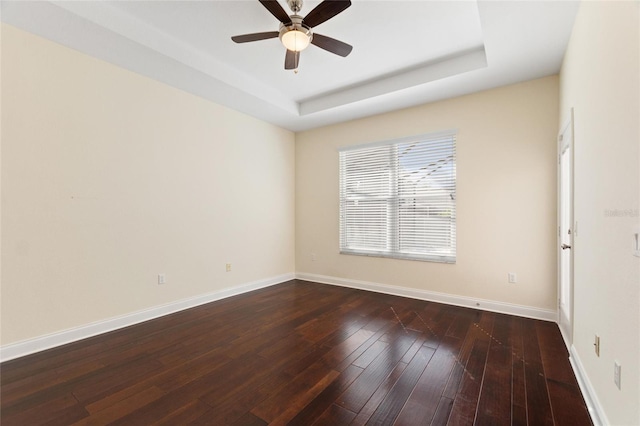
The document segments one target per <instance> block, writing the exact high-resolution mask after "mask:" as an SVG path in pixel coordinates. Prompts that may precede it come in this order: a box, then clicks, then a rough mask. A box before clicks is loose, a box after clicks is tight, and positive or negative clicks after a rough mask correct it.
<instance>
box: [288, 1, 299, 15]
mask: <svg viewBox="0 0 640 426" xmlns="http://www.w3.org/2000/svg"><path fill="white" fill-rule="evenodd" d="M287 4H288V5H289V8H290V9H291V11H292V12H293V13H298V12H300V10H302V0H287Z"/></svg>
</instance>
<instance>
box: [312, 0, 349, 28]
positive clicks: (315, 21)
mask: <svg viewBox="0 0 640 426" xmlns="http://www.w3.org/2000/svg"><path fill="white" fill-rule="evenodd" d="M349 6H351V1H350V0H324V1H323V2H322V3H320V4H319V5H318V6H316V7H315V9H313V10H312V11H311V12H309V13H308V14H307V16H305V17H304V20H303V22H304V24H305V25H308V26H309V27H311V28H313V27H315V26H317V25H320V24H322V23H323V22H325V21H327V20H329V19H331V18H333V17H334V16H336V15H337V14H338V13H340V12H342V11H343V10H345V9H346V8H348V7H349Z"/></svg>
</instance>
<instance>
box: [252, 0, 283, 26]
mask: <svg viewBox="0 0 640 426" xmlns="http://www.w3.org/2000/svg"><path fill="white" fill-rule="evenodd" d="M259 1H260V3H262V5H263V6H264V7H265V8H266V9H267V10H268V11H269V12H271V14H272V15H273V16H275V17H276V19H277V20H278V21H280V22H282V23H283V24H285V25H287V24H289V23H291V18H289V15H287V12H285V11H284V9H283V8H282V6H280V3H278V2H277V1H276V0H259Z"/></svg>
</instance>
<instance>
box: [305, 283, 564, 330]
mask: <svg viewBox="0 0 640 426" xmlns="http://www.w3.org/2000/svg"><path fill="white" fill-rule="evenodd" d="M296 278H297V279H299V280H305V281H314V282H318V283H323V284H332V285H338V286H342V287H350V288H357V289H360V290H368V291H374V292H377V293H385V294H392V295H394V296H402V297H410V298H412V299H420V300H428V301H431V302H439V303H446V304H448V305H455V306H464V307H469V308H474V309H481V310H484V311H491V312H499V313H503V314H510V315H517V316H520V317H526V318H534V319H539V320H544V321H552V322H556V320H557V318H558V314H557V313H556V311H552V310H549V309H540V308H535V307H532V306H523V305H515V304H512V303H505V302H497V301H494V300H486V299H478V298H471V297H466V296H457V295H454V294H447V293H438V292H435V291H428V290H418V289H415V288H407V287H397V286H394V285H387V284H380V283H372V282H367V281H356V280H350V279H346V278H337V277H329V276H325V275H316V274H308V273H303V272H299V273H296Z"/></svg>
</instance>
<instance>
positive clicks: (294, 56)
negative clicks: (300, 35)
mask: <svg viewBox="0 0 640 426" xmlns="http://www.w3.org/2000/svg"><path fill="white" fill-rule="evenodd" d="M299 63H300V52H294V51H293V50H287V54H286V56H285V57H284V69H285V70H295V69H297V68H298V64H299Z"/></svg>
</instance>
